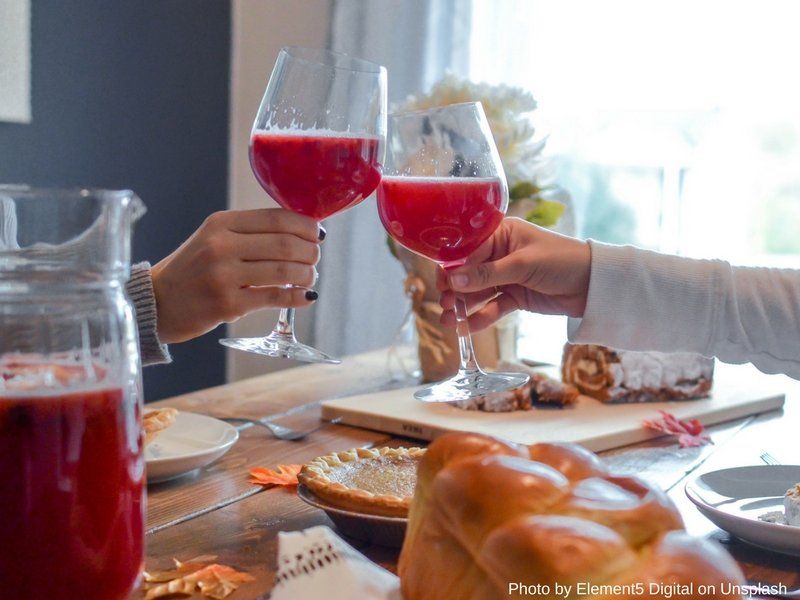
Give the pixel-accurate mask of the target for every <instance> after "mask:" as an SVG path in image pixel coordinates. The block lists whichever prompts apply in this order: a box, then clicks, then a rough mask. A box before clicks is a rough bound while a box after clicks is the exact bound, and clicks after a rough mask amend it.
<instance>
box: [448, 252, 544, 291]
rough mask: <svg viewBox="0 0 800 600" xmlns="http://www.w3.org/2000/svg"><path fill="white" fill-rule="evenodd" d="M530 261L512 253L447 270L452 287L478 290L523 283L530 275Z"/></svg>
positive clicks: (458, 289) (460, 289)
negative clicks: (488, 260)
mask: <svg viewBox="0 0 800 600" xmlns="http://www.w3.org/2000/svg"><path fill="white" fill-rule="evenodd" d="M532 266H533V265H532V264H530V261H527V260H523V258H522V257H521V256H517V255H516V254H510V255H508V256H504V257H503V258H500V259H498V260H495V261H491V262H484V263H480V264H473V265H464V266H463V267H458V268H456V269H452V270H450V271H448V272H447V281H448V284H449V286H450V288H451V289H453V290H455V291H457V292H477V291H479V290H484V289H486V288H493V287H499V286H503V285H514V284H522V283H524V282H525V281H527V279H528V278H529V276H530V271H531V268H532Z"/></svg>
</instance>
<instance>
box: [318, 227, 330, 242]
mask: <svg viewBox="0 0 800 600" xmlns="http://www.w3.org/2000/svg"><path fill="white" fill-rule="evenodd" d="M326 235H328V232H327V231H325V228H324V227H323V226H322V225H320V226H319V241H320V242H321V241H322V240H324V239H325V236H326Z"/></svg>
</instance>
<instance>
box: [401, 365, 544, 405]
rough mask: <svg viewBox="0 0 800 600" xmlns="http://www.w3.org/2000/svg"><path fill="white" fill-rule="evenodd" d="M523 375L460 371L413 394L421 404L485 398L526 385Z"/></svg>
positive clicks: (526, 380) (525, 376)
mask: <svg viewBox="0 0 800 600" xmlns="http://www.w3.org/2000/svg"><path fill="white" fill-rule="evenodd" d="M529 379H530V377H529V376H527V375H525V374H524V373H484V372H483V371H461V372H459V373H457V374H456V375H455V376H454V377H451V378H450V379H446V380H445V381H440V382H439V383H434V384H433V385H429V386H427V387H424V388H422V389H420V390H418V391H416V392H414V398H416V399H417V400H422V401H423V402H455V401H457V400H468V399H469V398H476V397H478V396H485V395H486V394H491V393H492V392H504V391H506V390H513V389H515V388H518V387H521V386H523V385H525V384H526V383H528V380H529Z"/></svg>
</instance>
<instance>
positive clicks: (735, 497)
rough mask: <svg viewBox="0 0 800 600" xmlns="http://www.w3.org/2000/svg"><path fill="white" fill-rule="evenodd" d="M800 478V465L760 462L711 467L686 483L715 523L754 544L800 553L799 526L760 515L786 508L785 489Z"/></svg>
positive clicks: (699, 507)
mask: <svg viewBox="0 0 800 600" xmlns="http://www.w3.org/2000/svg"><path fill="white" fill-rule="evenodd" d="M798 482H800V466H796V465H776V466H772V465H759V466H753V467H736V468H733V469H722V470H721V471H711V472H710V473H705V474H703V475H700V476H698V477H696V478H694V479H693V480H691V481H689V482H688V483H687V484H686V495H687V496H688V497H689V500H691V501H692V502H694V503H695V505H697V508H698V509H699V510H700V512H701V513H703V514H704V515H705V516H706V517H708V518H709V519H710V520H711V521H712V522H713V523H714V524H715V525H717V526H718V527H720V528H721V529H724V530H725V531H727V532H728V533H730V534H731V535H734V536H735V537H737V538H739V539H741V540H744V541H745V542H748V543H750V544H753V545H755V546H759V547H761V548H766V549H767V550H773V551H775V552H782V553H784V554H791V555H793V556H800V527H790V526H788V525H779V524H777V523H766V522H764V521H760V520H759V519H758V517H759V516H760V515H763V514H764V513H767V512H770V511H776V510H779V511H783V496H784V494H786V490H788V489H789V488H790V487H792V486H794V484H796V483H798Z"/></svg>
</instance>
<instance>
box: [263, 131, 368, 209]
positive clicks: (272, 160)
mask: <svg viewBox="0 0 800 600" xmlns="http://www.w3.org/2000/svg"><path fill="white" fill-rule="evenodd" d="M250 164H251V166H252V168H253V172H254V173H255V175H256V178H257V179H258V181H259V183H260V184H261V186H262V187H263V188H264V190H266V192H267V193H268V194H269V195H270V196H272V198H274V199H275V201H276V202H277V203H278V204H280V205H281V206H282V207H283V208H286V209H288V210H291V211H294V212H296V213H300V214H301V215H306V216H309V217H312V218H313V219H316V220H322V219H325V218H327V217H330V216H331V215H334V214H336V213H337V212H339V211H341V210H344V209H345V208H348V207H349V206H352V205H354V204H358V203H359V202H361V201H362V200H364V198H366V197H367V196H369V195H370V194H371V193H372V192H373V191H374V190H375V188H376V187H377V185H378V183H379V182H380V180H381V171H380V169H381V165H380V142H379V140H378V138H377V137H369V136H362V137H358V136H346V135H344V134H341V133H340V134H333V133H331V134H329V135H323V134H319V135H311V134H309V133H307V132H291V133H271V132H257V133H255V134H254V135H253V138H252V140H251V142H250Z"/></svg>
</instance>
